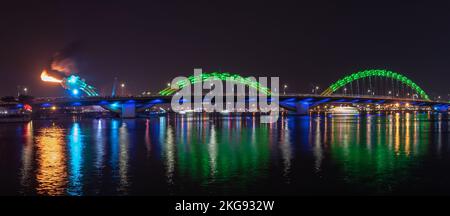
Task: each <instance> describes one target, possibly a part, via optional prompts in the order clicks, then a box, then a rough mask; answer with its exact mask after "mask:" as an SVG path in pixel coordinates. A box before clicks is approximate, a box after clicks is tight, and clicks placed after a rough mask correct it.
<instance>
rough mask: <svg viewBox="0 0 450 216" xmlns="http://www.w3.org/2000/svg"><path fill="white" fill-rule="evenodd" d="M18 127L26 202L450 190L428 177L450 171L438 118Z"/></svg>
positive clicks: (443, 124) (444, 129) (443, 125)
mask: <svg viewBox="0 0 450 216" xmlns="http://www.w3.org/2000/svg"><path fill="white" fill-rule="evenodd" d="M17 127H19V128H20V130H17V131H20V133H19V134H13V135H10V136H21V138H22V139H19V140H21V141H20V142H21V145H20V148H18V149H19V150H20V152H19V154H18V155H20V156H21V157H20V165H19V166H18V168H17V173H13V174H14V175H16V176H19V178H18V179H17V181H16V182H18V183H17V185H19V188H18V189H17V193H21V194H38V195H99V194H100V195H102V194H105V195H109V194H111V195H127V194H147V195H152V194H154V193H156V192H158V193H159V194H167V193H168V194H192V195H196V194H252V193H254V192H255V193H258V192H260V193H264V194H292V195H296V194H303V193H305V194H314V193H316V192H318V191H320V192H323V193H333V192H336V193H339V192H345V193H350V194H354V193H363V192H364V193H397V192H399V191H402V188H403V187H404V185H408V184H410V183H411V182H414V184H416V185H422V186H423V187H425V186H424V184H425V183H426V182H433V181H434V180H433V179H442V180H441V181H442V182H444V180H450V176H449V177H446V176H442V175H439V174H437V172H438V171H439V169H438V170H437V171H435V170H433V169H429V168H427V169H425V168H424V166H425V165H427V167H446V165H450V160H448V158H449V157H450V151H449V150H448V148H449V147H448V146H449V145H448V142H449V139H448V135H447V134H448V120H447V118H446V117H444V116H439V115H436V116H434V115H427V114H392V115H388V116H382V115H369V116H359V117H340V118H336V117H334V118H330V117H323V116H322V117H282V118H280V121H279V122H278V123H276V124H260V123H259V122H258V119H257V118H255V117H245V118H240V117H224V118H210V117H207V116H192V117H177V118H173V117H170V118H164V117H161V118H154V119H137V120H121V119H113V120H106V119H101V120H92V119H86V120H80V119H78V120H77V119H75V120H71V121H60V122H56V123H51V122H47V121H41V122H40V121H37V122H36V121H35V122H30V123H28V124H25V125H23V124H22V125H18V126H17ZM15 129H16V128H15ZM425 172H426V173H427V174H424V173H425ZM435 172H436V173H435ZM4 173H6V172H4ZM428 176H430V177H428ZM433 176H438V177H439V178H433ZM424 182H425V183H424ZM433 185H434V184H433ZM439 186H440V188H441V189H442V188H444V189H443V190H442V191H448V192H450V186H445V185H442V184H440V185H439ZM324 188H325V189H324ZM324 191H325V192H324Z"/></svg>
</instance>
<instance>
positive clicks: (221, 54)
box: [0, 0, 450, 96]
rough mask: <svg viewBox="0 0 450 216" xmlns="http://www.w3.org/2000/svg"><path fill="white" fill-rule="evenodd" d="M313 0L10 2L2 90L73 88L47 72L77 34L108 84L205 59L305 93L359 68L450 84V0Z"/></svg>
mask: <svg viewBox="0 0 450 216" xmlns="http://www.w3.org/2000/svg"><path fill="white" fill-rule="evenodd" d="M15 2H16V1H15ZM207 2H210V3H208V4H207ZM313 2H316V1H310V2H309V3H299V2H298V1H297V3H294V2H283V1H272V2H270V3H269V2H267V3H264V2H262V1H257V2H253V3H252V2H246V3H242V2H232V1H220V2H219V3H214V4H212V3H211V1H205V2H198V3H194V1H180V2H179V3H174V1H130V0H128V1H80V0H77V1H33V2H30V1H23V3H20V2H19V3H6V4H5V3H2V5H1V7H0V27H1V34H0V44H1V47H0V48H1V49H0V74H1V75H2V81H1V85H0V95H13V94H15V91H16V86H17V85H20V84H22V85H27V86H29V87H30V89H31V91H32V93H33V94H34V95H38V96H55V95H61V94H63V91H62V89H61V88H60V87H59V86H56V85H55V86H51V85H49V84H47V83H43V82H41V81H40V79H39V75H40V71H41V70H42V68H43V67H44V66H45V65H46V63H47V61H48V60H49V59H50V57H51V56H52V54H53V53H55V52H56V51H58V50H61V49H63V48H64V47H65V46H67V45H68V44H70V43H72V42H74V41H76V42H79V43H80V44H81V48H79V50H78V51H77V56H76V58H77V62H78V66H79V70H80V74H81V76H82V77H84V78H86V79H87V80H88V82H89V83H91V84H92V85H94V86H96V87H97V88H99V89H101V90H102V89H108V91H109V89H110V88H111V86H112V82H113V77H114V76H117V77H118V78H119V79H120V80H125V81H126V82H127V83H128V86H131V87H130V88H131V89H130V90H133V91H135V92H138V91H142V90H146V89H148V90H152V91H156V90H158V89H161V88H163V87H164V85H165V83H167V82H168V81H169V80H171V79H172V78H173V77H175V76H177V75H186V76H187V75H190V74H192V69H193V68H194V67H203V68H204V70H206V71H211V70H221V71H228V72H233V73H239V74H242V75H246V76H250V75H254V76H279V77H280V79H281V82H282V83H287V84H289V88H290V91H297V92H307V91H309V89H310V86H311V84H312V83H317V84H319V85H321V86H322V87H325V86H326V85H329V84H330V83H331V82H333V81H335V80H337V79H338V78H340V77H342V76H344V75H346V74H349V73H352V72H356V71H357V70H359V69H368V68H384V69H390V70H394V71H397V72H400V73H403V74H405V75H406V76H409V77H410V78H411V79H413V80H414V81H417V83H419V85H421V86H422V87H423V88H424V89H425V90H426V91H428V92H429V93H430V94H435V95H436V94H441V95H447V93H449V92H450V86H449V85H448V80H449V78H450V75H449V72H448V70H450V54H449V53H450V12H449V11H450V6H449V5H444V4H441V3H439V4H438V3H431V2H430V1H422V3H414V2H413V1H408V2H401V3H400V2H397V3H393V1H386V2H383V1H370V2H372V3H368V2H363V1H317V3H313ZM12 4H14V5H12Z"/></svg>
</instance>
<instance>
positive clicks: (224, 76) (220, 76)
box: [159, 72, 270, 96]
mask: <svg viewBox="0 0 450 216" xmlns="http://www.w3.org/2000/svg"><path fill="white" fill-rule="evenodd" d="M208 79H211V80H222V81H234V82H237V83H240V84H244V85H246V86H248V87H250V88H254V89H256V90H258V91H259V92H262V93H263V94H265V95H270V90H269V88H267V87H265V86H263V85H261V84H260V83H259V82H256V81H254V80H252V79H250V77H247V78H244V77H242V76H240V75H238V74H230V73H220V72H212V73H202V74H201V75H197V76H190V77H188V78H187V80H181V81H179V82H178V83H177V86H175V87H174V86H171V87H167V88H165V89H163V90H161V91H160V92H159V94H160V95H162V96H169V95H173V94H175V93H176V92H177V91H178V90H179V89H182V88H184V87H186V85H187V84H188V83H187V82H190V83H191V84H195V83H197V82H200V81H206V80H208Z"/></svg>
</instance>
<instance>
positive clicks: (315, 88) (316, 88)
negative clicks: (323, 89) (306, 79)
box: [313, 86, 319, 94]
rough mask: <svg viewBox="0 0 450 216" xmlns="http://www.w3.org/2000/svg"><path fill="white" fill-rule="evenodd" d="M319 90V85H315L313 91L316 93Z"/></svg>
mask: <svg viewBox="0 0 450 216" xmlns="http://www.w3.org/2000/svg"><path fill="white" fill-rule="evenodd" d="M318 91H319V86H316V87H314V89H313V93H314V94H317V92H318Z"/></svg>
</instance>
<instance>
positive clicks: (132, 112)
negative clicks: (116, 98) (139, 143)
mask: <svg viewBox="0 0 450 216" xmlns="http://www.w3.org/2000/svg"><path fill="white" fill-rule="evenodd" d="M121 116H122V118H136V104H134V103H124V104H122V115H121Z"/></svg>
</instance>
